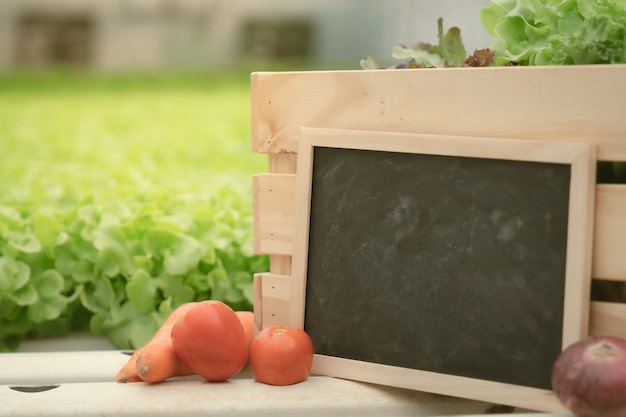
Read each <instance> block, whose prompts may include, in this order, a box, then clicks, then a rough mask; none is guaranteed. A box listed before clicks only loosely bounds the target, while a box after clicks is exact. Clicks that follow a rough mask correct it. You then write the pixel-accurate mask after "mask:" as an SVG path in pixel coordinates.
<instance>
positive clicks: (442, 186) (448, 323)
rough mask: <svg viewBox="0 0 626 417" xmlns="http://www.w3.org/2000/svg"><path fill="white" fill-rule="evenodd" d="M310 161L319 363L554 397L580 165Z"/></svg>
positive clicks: (343, 152) (393, 155)
mask: <svg viewBox="0 0 626 417" xmlns="http://www.w3.org/2000/svg"><path fill="white" fill-rule="evenodd" d="M313 161H314V162H313V183H312V193H311V199H312V206H311V215H310V216H311V217H310V218H311V220H310V221H311V225H313V226H314V227H312V228H311V230H310V234H309V259H310V260H316V261H315V262H310V261H309V263H308V273H307V276H308V279H307V286H306V291H307V298H306V305H305V311H306V314H305V322H304V328H305V330H306V331H307V332H308V333H309V335H310V336H311V337H312V339H313V340H314V342H315V347H316V351H317V352H318V353H322V354H325V355H331V356H339V357H344V358H351V359H358V360H363V361H368V362H376V363H384V364H389V365H395V366H401V367H407V368H415V369H422V370H427V371H436V372H444V373H450V374H454V375H463V376H471V377H478V378H481V379H489V380H494V381H500V382H506V383H512V384H520V385H528V386H534V387H538V388H546V389H549V388H550V372H551V367H552V363H553V362H554V360H555V359H556V357H557V355H558V354H559V352H560V351H561V344H562V333H563V327H562V326H563V305H564V298H563V295H564V288H565V260H566V246H567V224H568V207H569V184H570V166H569V165H567V164H554V163H540V162H528V161H503V160H497V159H481V158H459V157H450V156H440V155H423V154H412V153H400V152H381V151H368V150H353V149H337V148H322V147H320V148H315V150H314V157H313ZM317 260H321V261H319V262H318V261H317ZM329 322H332V323H333V325H332V326H329V325H328V323H329ZM359 324H362V326H359ZM337 341H341V343H337Z"/></svg>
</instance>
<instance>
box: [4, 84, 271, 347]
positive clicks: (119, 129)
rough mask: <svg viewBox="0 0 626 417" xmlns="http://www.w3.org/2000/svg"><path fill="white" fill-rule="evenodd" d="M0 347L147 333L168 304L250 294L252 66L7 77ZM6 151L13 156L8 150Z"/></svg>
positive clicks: (245, 303)
mask: <svg viewBox="0 0 626 417" xmlns="http://www.w3.org/2000/svg"><path fill="white" fill-rule="evenodd" d="M0 91H1V92H2V95H3V100H2V101H1V102H0V153H2V155H4V156H5V158H3V163H2V166H1V167H0V351H7V350H13V349H15V348H16V347H18V346H19V344H20V341H21V340H23V338H25V337H36V338H39V337H49V336H59V335H64V334H67V333H68V332H71V331H90V332H91V333H93V334H95V335H102V336H106V337H107V338H108V339H110V341H111V342H112V343H113V345H114V346H116V347H118V348H132V347H138V346H141V345H143V344H144V343H145V342H146V341H147V339H148V338H149V337H150V336H151V335H152V334H153V333H154V331H155V330H156V328H157V326H158V324H159V323H160V322H161V321H162V320H163V318H164V317H165V316H167V315H168V314H169V313H170V312H171V310H172V308H173V307H175V306H176V305H178V304H180V303H183V302H186V301H191V300H197V299H206V298H215V299H221V300H224V301H225V302H227V303H228V304H230V305H231V306H233V307H234V308H238V309H251V308H252V274H253V273H254V272H256V271H260V270H265V269H266V268H267V267H266V264H267V261H266V259H265V258H264V257H259V256H254V255H253V253H252V243H251V240H252V226H251V221H252V220H251V194H252V193H251V186H250V179H249V178H250V174H251V173H252V172H254V170H255V169H259V168H260V167H262V166H264V162H263V161H262V160H261V158H259V157H258V156H256V155H252V154H251V153H250V152H249V138H248V136H249V122H248V121H249V113H248V108H249V105H248V101H249V90H248V80H247V78H245V77H232V76H229V77H226V76H213V77H210V76H188V77H182V78H178V77H168V76H163V77H160V78H158V77H157V78H152V79H151V78H141V77H112V76H111V77H104V76H100V77H98V76H83V77H79V76H73V75H67V76H64V75H55V74H52V75H41V76H37V75H30V76H29V75H21V76H19V75H14V76H4V77H3V78H1V79H0ZM7 155H10V157H7Z"/></svg>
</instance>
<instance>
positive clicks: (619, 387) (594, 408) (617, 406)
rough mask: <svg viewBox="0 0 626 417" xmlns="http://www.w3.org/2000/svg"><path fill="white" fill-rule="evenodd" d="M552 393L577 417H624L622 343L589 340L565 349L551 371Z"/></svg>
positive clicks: (625, 357) (625, 358)
mask: <svg viewBox="0 0 626 417" xmlns="http://www.w3.org/2000/svg"><path fill="white" fill-rule="evenodd" d="M552 389H553V390H554V392H555V394H556V396H557V398H558V399H559V401H561V403H562V404H563V405H564V406H565V407H566V408H568V409H569V410H571V411H572V412H574V413H575V414H576V415H577V416H579V417H626V340H624V339H620V338H618V337H611V336H589V337H587V338H585V339H583V340H580V341H578V342H576V343H574V344H572V345H571V346H569V347H567V349H565V350H564V351H563V352H561V354H560V355H559V357H558V358H557V359H556V361H555V363H554V367H553V368H552Z"/></svg>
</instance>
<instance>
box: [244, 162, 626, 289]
mask: <svg viewBox="0 0 626 417" xmlns="http://www.w3.org/2000/svg"><path fill="white" fill-rule="evenodd" d="M255 183H256V185H255V201H256V206H255V207H256V208H257V209H256V210H255V216H256V217H255V248H256V250H257V253H274V254H279V255H291V253H292V250H293V233H294V227H295V226H294V219H295V213H294V210H295V193H296V185H295V183H296V177H295V175H291V174H284V175H279V174H259V175H257V176H255ZM269 190H272V191H271V192H270V191H269ZM595 212H596V213H595V224H594V228H595V231H594V236H595V237H594V247H593V273H592V276H593V277H594V278H597V279H607V280H617V281H626V256H625V254H626V185H621V184H599V185H596V210H595ZM272 251H274V252H272ZM287 263H288V260H287ZM271 272H274V273H281V274H287V275H288V274H289V273H290V272H289V270H288V268H280V269H279V268H278V267H277V268H275V269H273V270H272V271H271Z"/></svg>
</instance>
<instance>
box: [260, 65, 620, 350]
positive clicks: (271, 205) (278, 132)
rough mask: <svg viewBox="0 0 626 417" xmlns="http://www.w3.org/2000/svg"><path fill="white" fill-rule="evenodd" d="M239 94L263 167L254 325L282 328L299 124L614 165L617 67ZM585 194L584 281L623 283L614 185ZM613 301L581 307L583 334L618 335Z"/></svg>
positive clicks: (265, 88)
mask: <svg viewBox="0 0 626 417" xmlns="http://www.w3.org/2000/svg"><path fill="white" fill-rule="evenodd" d="M251 85H252V147H253V150H254V151H255V152H259V153H265V154H267V155H268V162H269V167H268V172H267V173H260V174H258V175H255V176H254V178H253V185H254V213H255V214H254V216H255V217H254V230H255V235H254V246H255V251H256V253H257V254H265V255H269V257H270V271H268V272H267V273H262V274H257V276H255V297H256V299H255V316H256V320H257V326H258V327H260V328H265V327H268V326H271V325H285V324H287V323H290V317H289V314H290V312H289V300H290V297H291V291H290V280H291V273H292V271H291V261H292V255H293V248H294V246H293V243H294V222H295V217H296V208H295V201H296V193H297V192H298V190H297V188H296V169H297V166H296V165H297V149H298V141H299V137H300V128H302V127H313V128H330V129H348V130H369V131H382V132H403V133H425V134H436V135H456V136H478V137H493V138H512V139H529V140H533V139H534V140H550V141H565V142H583V143H589V144H594V145H596V151H597V158H598V160H599V161H613V162H615V161H619V162H625V161H626V109H625V108H624V106H623V104H622V98H623V97H626V66H624V65H602V66H572V67H508V68H479V69H467V68H450V69H426V70H375V71H319V72H283V73H280V72H279V73H254V74H253V75H252V77H251ZM595 191H596V192H595V200H596V201H595V215H594V222H593V227H594V239H593V242H592V246H593V251H592V267H591V270H592V273H591V277H590V278H591V279H592V280H593V281H594V282H595V283H606V282H609V283H610V282H612V283H617V284H618V285H622V286H623V285H624V283H625V282H626V256H625V255H626V238H624V236H626V184H597V185H596V190H595ZM623 297H624V294H622V295H621V300H623ZM616 298H617V299H620V297H616ZM621 300H620V301H596V300H591V303H590V312H589V333H590V334H594V335H614V336H620V337H623V338H626V303H625V302H623V301H621Z"/></svg>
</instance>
